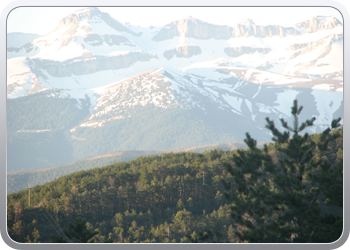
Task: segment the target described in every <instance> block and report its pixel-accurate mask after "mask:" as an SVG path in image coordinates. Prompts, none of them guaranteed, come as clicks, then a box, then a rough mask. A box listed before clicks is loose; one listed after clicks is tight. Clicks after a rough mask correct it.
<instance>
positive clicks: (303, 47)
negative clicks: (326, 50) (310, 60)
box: [288, 34, 343, 59]
mask: <svg viewBox="0 0 350 250" xmlns="http://www.w3.org/2000/svg"><path fill="white" fill-rule="evenodd" d="M342 40H343V35H342V34H336V35H329V36H328V37H324V38H322V39H320V40H318V41H315V42H312V43H295V44H292V45H290V46H289V47H288V49H290V50H296V52H295V53H293V54H292V55H291V56H290V59H293V58H295V57H297V56H299V55H303V54H307V53H309V52H312V51H314V50H316V49H318V48H320V47H325V46H330V45H331V44H332V43H334V42H338V41H342Z"/></svg>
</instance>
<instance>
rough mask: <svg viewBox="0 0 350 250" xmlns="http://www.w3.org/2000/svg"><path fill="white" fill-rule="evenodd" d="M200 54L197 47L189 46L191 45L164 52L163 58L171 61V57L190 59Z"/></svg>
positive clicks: (200, 51) (199, 49)
mask: <svg viewBox="0 0 350 250" xmlns="http://www.w3.org/2000/svg"><path fill="white" fill-rule="evenodd" d="M201 53H202V50H201V48H200V47H199V46H191V45H185V46H178V47H176V48H175V49H171V50H166V51H164V53H163V56H164V57H165V58H166V59H168V60H169V59H171V58H172V57H173V56H176V57H180V58H181V57H185V58H190V57H192V56H195V55H199V54H201Z"/></svg>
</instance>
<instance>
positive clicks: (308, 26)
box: [295, 16, 342, 33]
mask: <svg viewBox="0 0 350 250" xmlns="http://www.w3.org/2000/svg"><path fill="white" fill-rule="evenodd" d="M338 26H342V24H341V22H340V21H339V20H338V19H336V18H334V17H324V16H316V17H314V18H313V19H311V20H308V21H305V22H301V23H298V24H296V25H295V27H297V28H299V29H300V28H302V29H305V30H306V31H308V32H310V33H313V32H317V31H319V30H324V29H334V28H335V27H338Z"/></svg>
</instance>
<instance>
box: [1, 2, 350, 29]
mask: <svg viewBox="0 0 350 250" xmlns="http://www.w3.org/2000/svg"><path fill="white" fill-rule="evenodd" d="M81 8H83V7H20V8H16V9H14V10H12V11H11V12H10V14H9V16H8V20H7V32H26V33H36V34H39V35H44V34H46V33H48V32H50V31H52V30H53V29H54V28H55V27H56V26H57V25H58V22H59V21H60V20H61V19H62V18H64V17H65V16H67V15H69V14H71V13H73V12H74V11H75V10H77V9H81ZM99 9H100V10H101V11H102V12H107V13H109V14H110V15H111V16H112V17H113V18H115V19H117V20H118V21H120V22H122V23H125V22H129V23H131V24H133V25H136V26H142V27H148V26H151V25H153V26H160V25H165V24H167V23H169V22H171V21H174V20H177V19H180V18H182V17H185V16H192V17H194V18H198V19H200V20H203V21H206V22H209V23H213V24H226V25H230V26H234V25H235V24H236V23H238V22H241V21H243V20H244V19H247V18H250V19H252V20H253V21H254V22H255V23H256V24H261V25H268V24H277V25H282V26H291V25H293V24H295V23H297V22H300V21H305V20H307V19H311V18H312V17H314V16H317V15H320V16H334V17H336V18H337V19H338V20H339V21H340V22H343V20H342V16H341V14H340V12H339V11H338V10H336V9H334V8H331V7H101V8H99Z"/></svg>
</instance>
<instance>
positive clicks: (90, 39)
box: [84, 34, 133, 46]
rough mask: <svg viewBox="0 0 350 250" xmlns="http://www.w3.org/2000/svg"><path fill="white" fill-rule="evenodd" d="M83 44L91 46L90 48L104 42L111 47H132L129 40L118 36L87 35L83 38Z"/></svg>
mask: <svg viewBox="0 0 350 250" xmlns="http://www.w3.org/2000/svg"><path fill="white" fill-rule="evenodd" d="M84 42H86V43H88V44H90V45H92V46H100V45H102V44H103V43H104V42H105V43H107V44H108V45H109V46H113V45H129V46H133V45H132V44H131V43H130V41H129V39H128V38H126V37H125V36H119V35H103V36H100V35H98V34H88V35H87V36H86V37H85V38H84Z"/></svg>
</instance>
